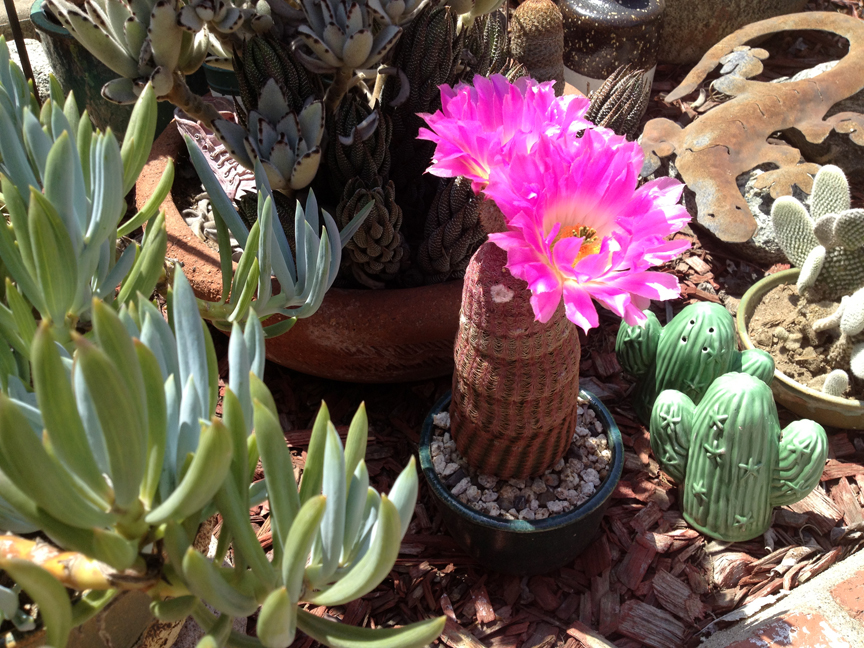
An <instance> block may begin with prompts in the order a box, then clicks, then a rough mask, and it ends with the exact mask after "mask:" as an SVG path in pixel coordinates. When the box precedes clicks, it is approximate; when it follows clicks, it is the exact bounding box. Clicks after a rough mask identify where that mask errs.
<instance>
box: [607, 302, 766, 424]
mask: <svg viewBox="0 0 864 648" xmlns="http://www.w3.org/2000/svg"><path fill="white" fill-rule="evenodd" d="M646 314H647V315H648V319H647V320H646V322H645V323H644V324H642V325H641V326H628V325H627V324H626V323H625V322H622V323H621V328H620V329H618V339H617V340H616V342H615V354H616V355H617V357H618V362H620V363H621V366H622V367H623V368H624V370H625V371H627V372H628V373H631V374H633V375H634V376H636V377H637V378H639V379H640V382H639V385H638V387H637V389H636V391H635V393H634V396H633V406H634V408H635V410H636V414H637V415H638V416H639V418H640V419H641V420H642V421H644V422H645V423H647V422H648V421H649V419H650V418H651V408H652V407H653V405H654V401H655V399H656V398H657V394H659V393H660V392H662V391H663V390H664V389H676V390H678V391H680V392H682V393H683V394H685V395H686V396H687V397H689V398H690V399H691V400H692V401H693V402H694V403H696V404H698V403H699V401H700V400H701V399H702V395H703V394H704V393H705V391H706V390H707V389H708V387H709V386H710V385H711V383H712V382H713V381H714V379H715V378H717V377H718V376H722V375H723V374H724V373H726V372H729V371H743V372H745V373H748V374H751V375H754V376H756V377H758V378H760V379H761V380H763V381H764V382H766V383H769V382H770V381H771V379H772V378H773V375H774V361H773V360H772V359H771V356H770V355H769V354H768V353H765V352H764V351H760V350H755V349H754V350H748V351H744V352H743V353H742V352H740V351H738V346H737V342H736V340H735V322H734V319H733V318H732V316H731V315H730V314H729V312H728V311H727V310H726V309H725V308H723V307H722V306H720V305H719V304H713V303H710V302H700V303H696V304H691V305H690V306H687V307H686V308H685V309H684V310H682V311H681V312H680V313H679V314H678V315H677V316H675V317H674V318H673V319H672V321H671V322H669V324H667V325H666V326H665V327H662V328H661V327H660V323H659V322H658V321H657V318H656V317H655V316H654V315H653V314H652V313H650V312H649V313H646Z"/></svg>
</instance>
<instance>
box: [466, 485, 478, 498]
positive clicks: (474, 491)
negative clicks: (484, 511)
mask: <svg viewBox="0 0 864 648" xmlns="http://www.w3.org/2000/svg"><path fill="white" fill-rule="evenodd" d="M465 496H466V497H467V498H468V499H469V500H470V501H471V502H476V501H477V500H479V499H480V489H479V488H477V487H476V486H475V485H474V484H471V485H470V486H469V487H468V489H467V490H466V491H465Z"/></svg>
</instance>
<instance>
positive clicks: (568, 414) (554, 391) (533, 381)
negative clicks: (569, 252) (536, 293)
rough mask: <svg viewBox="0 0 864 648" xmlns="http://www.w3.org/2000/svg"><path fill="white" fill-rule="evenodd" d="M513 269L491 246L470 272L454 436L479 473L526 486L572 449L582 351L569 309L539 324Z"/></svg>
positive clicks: (458, 349)
mask: <svg viewBox="0 0 864 648" xmlns="http://www.w3.org/2000/svg"><path fill="white" fill-rule="evenodd" d="M506 263H507V253H506V252H505V251H504V250H502V249H501V248H499V247H498V246H497V245H495V244H494V243H491V242H488V241H487V242H486V243H484V244H483V245H481V246H480V249H479V250H477V253H476V254H475V255H474V256H473V258H472V259H471V262H470V263H469V264H468V269H467V271H466V273H465V286H464V288H463V291H462V310H461V312H460V314H459V335H458V337H457V338H456V346H455V352H454V355H455V361H456V371H455V373H454V374H453V401H452V403H451V405H450V432H451V434H452V435H453V439H454V440H455V442H456V447H457V448H458V449H459V452H460V453H461V454H462V456H464V457H465V458H466V459H467V460H468V463H469V464H470V465H471V467H472V468H475V469H477V470H478V471H479V472H480V473H485V474H490V475H495V476H497V477H500V478H502V479H509V478H516V479H522V478H525V477H531V476H536V475H541V474H543V472H544V471H546V470H547V469H548V468H551V467H552V466H553V465H554V464H555V463H556V462H557V461H558V460H559V459H560V458H561V457H563V456H564V453H565V452H566V451H567V448H568V447H569V445H570V441H571V440H572V438H573V432H574V431H575V429H576V414H577V410H578V402H577V396H578V394H579V350H580V346H579V335H578V331H577V330H576V327H575V326H573V324H572V323H571V322H570V321H569V320H568V319H567V318H566V317H565V316H564V307H563V305H561V306H560V307H559V310H558V312H556V313H555V315H553V316H552V319H551V320H550V321H549V322H547V323H545V324H544V323H541V322H537V321H535V320H534V314H533V311H532V309H531V304H530V301H529V300H530V298H531V292H530V291H529V290H528V284H527V283H525V282H524V281H522V280H521V279H517V278H515V277H514V276H513V275H511V274H510V272H509V271H508V270H507V269H506V268H505V267H504V265H505V264H506ZM526 322H527V323H528V324H527V325H526Z"/></svg>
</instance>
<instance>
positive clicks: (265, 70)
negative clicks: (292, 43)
mask: <svg viewBox="0 0 864 648" xmlns="http://www.w3.org/2000/svg"><path fill="white" fill-rule="evenodd" d="M234 69H235V70H236V71H237V83H238V85H239V86H240V102H241V104H242V105H238V106H237V119H238V121H239V123H240V125H241V126H243V127H244V128H245V127H246V126H247V114H248V113H249V112H250V111H252V110H257V108H258V98H259V96H260V95H261V91H262V90H263V89H264V86H265V85H267V82H268V81H269V80H270V79H273V80H274V81H275V82H276V85H278V86H279V89H280V90H282V92H283V95H284V97H285V100H286V102H287V104H288V109H289V110H290V111H291V112H293V113H295V114H296V113H299V112H301V111H302V110H303V107H304V106H305V105H306V102H307V100H308V99H309V98H310V97H312V98H314V97H317V96H319V95H322V96H323V92H322V90H321V88H320V85H321V84H320V81H318V78H317V77H315V76H310V74H309V73H308V72H307V71H306V68H305V67H303V66H302V65H301V64H300V62H299V61H298V60H297V59H296V58H295V56H294V54H293V53H292V52H291V50H290V49H286V48H284V47H282V46H281V44H280V43H279V42H278V41H276V40H275V39H274V38H272V37H271V36H267V35H262V36H258V37H257V38H252V39H250V40H248V41H246V43H244V45H243V50H242V56H235V57H234Z"/></svg>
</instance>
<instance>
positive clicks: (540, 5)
mask: <svg viewBox="0 0 864 648" xmlns="http://www.w3.org/2000/svg"><path fill="white" fill-rule="evenodd" d="M510 20H511V23H510V55H511V56H512V57H513V58H514V59H516V60H517V61H519V62H520V63H521V64H522V65H524V66H525V68H526V69H527V70H528V74H530V75H531V77H533V78H534V79H537V81H554V82H555V93H556V94H561V93H562V92H563V91H564V18H563V17H562V16H561V10H560V9H559V8H558V6H557V5H556V4H555V3H554V2H552V0H525V2H523V3H522V4H521V5H519V7H517V9H516V10H515V11H514V12H513V17H512V18H511V19H510Z"/></svg>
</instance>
